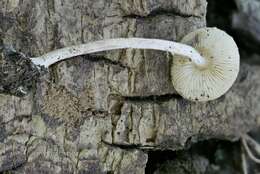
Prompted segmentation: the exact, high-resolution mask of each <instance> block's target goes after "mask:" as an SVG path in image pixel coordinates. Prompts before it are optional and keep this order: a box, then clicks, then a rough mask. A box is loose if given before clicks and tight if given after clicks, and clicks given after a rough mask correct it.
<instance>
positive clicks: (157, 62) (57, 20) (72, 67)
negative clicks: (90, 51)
mask: <svg viewBox="0 0 260 174" xmlns="http://www.w3.org/2000/svg"><path fill="white" fill-rule="evenodd" d="M205 14H206V1H205V0H196V1H194V0H188V1H185V3H184V1H182V0H169V1H164V0H153V1H152V0H150V1H148V0H139V1H137V0H134V1H132V0H125V1H120V0H109V1H104V0H95V1H94V0H77V1H70V0H58V1H54V0H47V1H42V0H34V1H30V0H23V1H21V0H20V1H16V0H1V2H0V36H1V40H2V43H3V44H4V45H13V46H14V48H15V49H16V50H19V51H21V52H23V53H25V54H26V55H27V56H38V55H41V54H43V53H46V52H48V51H51V50H53V49H56V48H60V47H65V46H69V45H74V44H79V43H86V42H89V41H94V40H100V39H104V38H116V37H145V38H160V39H167V40H175V41H179V40H180V39H181V38H182V37H183V36H184V35H185V34H187V33H189V32H191V31H192V30H194V29H196V28H201V27H204V26H205V25H206V21H205ZM96 56H99V57H101V58H99V59H96ZM170 61H171V57H169V56H168V55H167V54H166V53H163V52H159V51H148V50H130V49H128V50H119V51H111V52H106V53H99V54H95V55H87V56H81V57H77V58H75V59H71V60H67V61H63V62H60V63H57V64H56V65H54V66H52V67H51V68H50V71H49V72H47V73H46V74H44V75H41V76H40V77H39V80H38V83H37V85H36V86H34V88H33V89H30V90H29V91H28V94H27V95H25V96H23V97H21V96H16V95H13V93H12V92H9V93H8V92H5V93H3V94H1V95H0V129H1V133H0V172H7V171H10V172H13V173H26V174H29V173H40V172H45V173H109V172H110V173H124V174H127V173H129V174H130V173H136V174H142V173H145V166H146V162H147V150H166V149H168V150H179V149H185V148H187V147H189V146H190V145H192V144H193V143H195V142H198V141H202V140H207V139H213V138H217V139H224V140H231V141H234V140H237V139H238V138H239V137H240V136H241V135H242V134H244V133H246V132H248V131H249V130H251V129H254V128H255V127H256V125H257V121H259V120H258V117H257V116H259V113H260V106H259V105H260V104H259V102H258V101H259V100H260V77H259V76H258V75H257V74H258V73H260V68H259V66H248V65H243V66H242V67H241V72H240V75H239V78H238V79H237V82H236V84H235V85H234V86H233V87H232V89H231V90H230V91H229V92H228V93H227V94H226V95H224V96H223V97H221V98H220V99H218V100H215V101H212V102H208V103H193V102H189V101H186V100H184V99H182V98H181V97H179V96H178V95H177V94H176V93H175V91H174V88H173V86H172V83H171V80H170V66H169V64H170ZM0 63H1V62H0Z"/></svg>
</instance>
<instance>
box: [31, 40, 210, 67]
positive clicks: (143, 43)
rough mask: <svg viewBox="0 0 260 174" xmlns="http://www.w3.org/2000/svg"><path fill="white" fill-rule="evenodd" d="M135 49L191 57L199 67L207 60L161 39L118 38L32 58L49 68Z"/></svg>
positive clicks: (182, 45)
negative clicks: (88, 56) (81, 57)
mask: <svg viewBox="0 0 260 174" xmlns="http://www.w3.org/2000/svg"><path fill="white" fill-rule="evenodd" d="M124 48H135V49H153V50H162V51H168V52H170V53H172V54H178V55H182V56H185V57H189V58H190V59H191V60H192V62H193V63H194V64H196V65H197V66H204V65H205V64H206V60H205V58H204V57H202V56H201V55H200V54H199V53H198V52H197V51H196V50H195V49H194V48H193V47H191V46H188V45H185V44H181V43H177V42H173V41H167V40H160V39H144V38H117V39H107V40H100V41H95V42H90V43H87V44H81V45H76V46H71V47H66V48H62V49H58V50H55V51H52V52H49V53H47V54H44V55H42V56H40V57H35V58H31V60H32V62H33V63H34V64H36V65H41V66H44V67H46V68H48V67H49V66H50V65H52V64H54V63H56V62H58V61H61V60H65V59H68V58H71V57H75V56H79V55H84V54H90V53H96V52H101V51H108V50H114V49H124Z"/></svg>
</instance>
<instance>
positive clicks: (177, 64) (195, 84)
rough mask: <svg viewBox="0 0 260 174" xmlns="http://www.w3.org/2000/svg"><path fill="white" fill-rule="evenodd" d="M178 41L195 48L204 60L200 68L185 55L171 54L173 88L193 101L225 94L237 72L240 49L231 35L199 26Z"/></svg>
mask: <svg viewBox="0 0 260 174" xmlns="http://www.w3.org/2000/svg"><path fill="white" fill-rule="evenodd" d="M181 42H182V43H184V44H187V45H191V46H192V47H194V48H195V49H196V50H197V51H198V52H199V53H200V54H201V56H202V57H204V58H205V59H206V61H207V63H206V65H205V66H203V67H199V66H197V65H195V64H194V63H193V62H192V61H191V60H190V59H189V58H188V57H187V58H186V59H183V56H180V55H174V58H173V65H172V70H171V76H172V83H173V86H174V88H175V89H176V91H177V92H178V93H179V94H180V95H181V96H183V97H184V98H186V99H188V100H192V101H208V100H214V99H216V98H218V97H220V96H222V95H223V94H225V93H226V92H227V91H228V90H229V89H230V87H231V86H232V85H233V83H234V82H235V80H236V78H237V75H238V72H239V61H240V60H239V59H240V58H239V52H238V48H237V45H236V43H235V42H234V40H233V38H232V37H231V36H229V35H228V34H227V33H225V32H224V31H222V30H219V29H217V28H201V29H198V30H196V31H193V32H191V33H189V34H188V35H186V36H185V37H184V38H183V39H182V41H181Z"/></svg>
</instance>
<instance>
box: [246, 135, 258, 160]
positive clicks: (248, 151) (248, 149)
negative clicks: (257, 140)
mask: <svg viewBox="0 0 260 174" xmlns="http://www.w3.org/2000/svg"><path fill="white" fill-rule="evenodd" d="M248 140H249V139H248V135H244V136H242V137H241V141H242V144H243V146H244V148H245V150H246V152H247V154H248V156H249V158H250V159H251V160H253V161H254V162H255V163H258V164H260V159H259V158H257V157H256V156H255V155H254V154H253V153H252V151H251V150H250V148H249V147H248V145H247V141H248ZM249 141H250V140H249Z"/></svg>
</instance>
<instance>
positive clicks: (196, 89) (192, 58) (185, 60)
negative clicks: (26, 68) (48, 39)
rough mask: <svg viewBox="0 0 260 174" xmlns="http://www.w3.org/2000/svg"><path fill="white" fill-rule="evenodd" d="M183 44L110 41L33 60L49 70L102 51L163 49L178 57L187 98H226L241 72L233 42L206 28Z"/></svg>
mask: <svg viewBox="0 0 260 174" xmlns="http://www.w3.org/2000/svg"><path fill="white" fill-rule="evenodd" d="M182 42H183V43H177V42H173V41H166V40H160V39H144V38H117V39H108V40H101V41H95V42H91V43H87V44H82V45H77V46H71V47H66V48H62V49H58V50H55V51H52V52H49V53H47V54H45V55H43V56H40V57H36V58H31V60H32V62H33V63H34V64H36V65H41V66H44V67H46V68H48V67H49V66H50V65H52V64H54V63H56V62H58V61H61V60H65V59H68V58H71V57H75V56H79V55H84V54H90V53H95V52H100V51H107V50H114V49H124V48H133V49H153V50H162V51H167V52H170V53H172V54H173V55H176V56H175V57H174V60H173V64H172V71H171V76H172V83H173V86H174V87H175V88H176V90H177V92H178V93H179V94H180V95H182V96H183V97H184V98H186V99H189V100H192V101H208V100H213V99H216V98H218V97H220V96H221V95H223V94H224V93H225V92H226V91H227V90H228V89H229V88H230V87H231V86H232V84H233V83H234V81H235V79H236V77H237V74H238V70H239V53H238V49H237V46H236V44H235V42H234V41H233V39H232V38H231V37H230V36H229V35H227V34H226V33H225V32H223V31H221V30H219V29H216V28H203V29H199V30H197V31H194V32H192V33H190V34H188V35H187V36H185V37H184V38H183V40H182ZM189 45H191V46H189ZM192 46H193V47H194V48H195V49H194V48H193V47H192Z"/></svg>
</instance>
